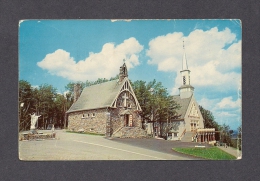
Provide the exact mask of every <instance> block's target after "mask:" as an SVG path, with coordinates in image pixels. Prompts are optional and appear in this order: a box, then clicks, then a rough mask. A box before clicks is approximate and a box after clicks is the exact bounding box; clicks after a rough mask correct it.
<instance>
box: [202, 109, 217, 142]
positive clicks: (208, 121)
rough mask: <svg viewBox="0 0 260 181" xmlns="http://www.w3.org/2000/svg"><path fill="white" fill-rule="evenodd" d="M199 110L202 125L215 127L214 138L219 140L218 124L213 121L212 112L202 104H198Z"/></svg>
mask: <svg viewBox="0 0 260 181" xmlns="http://www.w3.org/2000/svg"><path fill="white" fill-rule="evenodd" d="M199 109H200V112H201V114H202V117H203V121H204V127H205V128H215V131H216V134H215V139H216V140H220V131H221V130H220V128H221V127H220V125H219V124H218V123H217V122H216V121H215V118H214V116H213V113H212V112H211V111H209V110H207V109H204V108H203V107H202V106H200V105H199Z"/></svg>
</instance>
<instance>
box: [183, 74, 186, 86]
mask: <svg viewBox="0 0 260 181" xmlns="http://www.w3.org/2000/svg"><path fill="white" fill-rule="evenodd" d="M183 85H186V78H185V76H183Z"/></svg>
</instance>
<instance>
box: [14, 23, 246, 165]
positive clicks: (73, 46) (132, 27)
mask: <svg viewBox="0 0 260 181" xmlns="http://www.w3.org/2000/svg"><path fill="white" fill-rule="evenodd" d="M18 44H19V103H18V104H19V120H18V121H19V138H18V139H19V143H18V146H19V159H20V160H23V161H34V160H35V161H46V160H84V161H88V160H236V159H241V158H242V116H241V112H242V111H241V108H242V106H241V104H242V103H241V91H242V90H241V76H242V64H241V61H242V56H241V44H242V23H241V21H240V20H238V19H231V20H230V19H229V20H227V19H222V20H220V19H216V20H198V19H196V20H184V19H183V20H182V19H170V20H165V19H159V20H152V19H151V20H137V19H133V20H129V19H115V20H108V19H107V20H42V19H40V20H20V22H19V42H18Z"/></svg>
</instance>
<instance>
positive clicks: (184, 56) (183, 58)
mask: <svg viewBox="0 0 260 181" xmlns="http://www.w3.org/2000/svg"><path fill="white" fill-rule="evenodd" d="M182 70H188V64H187V59H186V54H185V47H184V40H183V56H182Z"/></svg>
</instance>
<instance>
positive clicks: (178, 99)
mask: <svg viewBox="0 0 260 181" xmlns="http://www.w3.org/2000/svg"><path fill="white" fill-rule="evenodd" d="M191 98H192V96H191V97H189V98H185V99H181V97H180V96H179V95H176V96H173V100H174V101H175V102H176V103H178V104H179V105H180V109H178V110H177V113H178V115H180V117H179V119H184V116H185V114H186V112H187V109H188V107H189V104H190V101H191Z"/></svg>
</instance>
